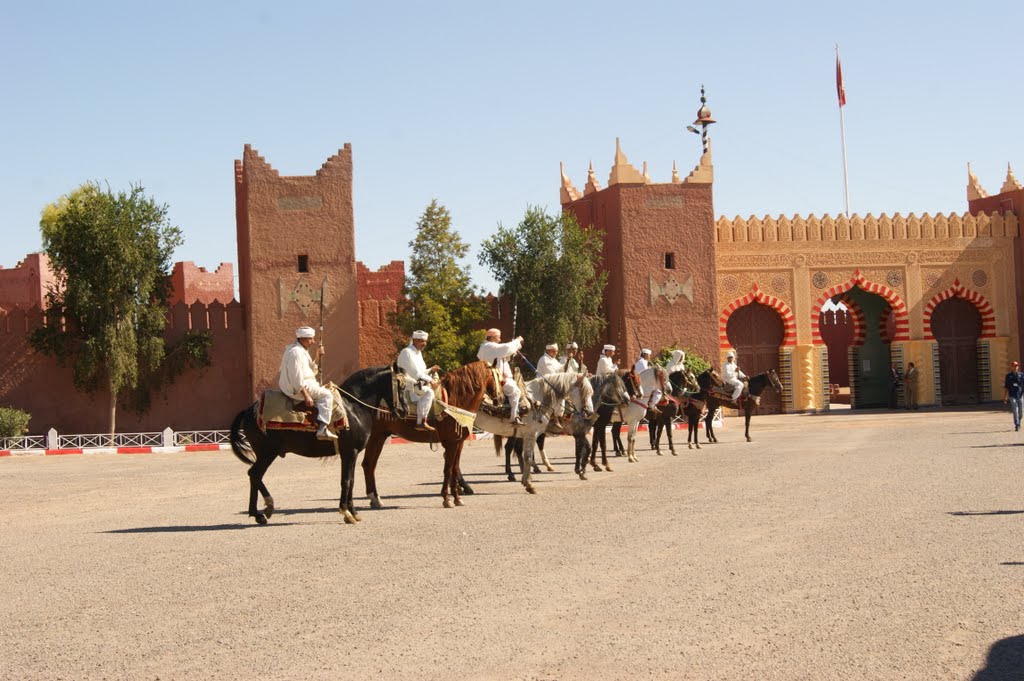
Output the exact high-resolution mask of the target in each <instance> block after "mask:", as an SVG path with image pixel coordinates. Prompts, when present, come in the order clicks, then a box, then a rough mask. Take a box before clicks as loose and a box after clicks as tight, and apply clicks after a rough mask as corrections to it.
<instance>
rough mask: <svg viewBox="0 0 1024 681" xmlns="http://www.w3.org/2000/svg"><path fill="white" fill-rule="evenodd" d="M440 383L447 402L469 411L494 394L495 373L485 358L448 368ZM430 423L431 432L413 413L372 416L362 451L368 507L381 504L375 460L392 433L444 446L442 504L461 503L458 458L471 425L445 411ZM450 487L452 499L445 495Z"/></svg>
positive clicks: (377, 459) (411, 439) (414, 440)
mask: <svg viewBox="0 0 1024 681" xmlns="http://www.w3.org/2000/svg"><path fill="white" fill-rule="evenodd" d="M441 384H442V385H443V386H444V388H445V390H446V391H447V393H448V404H449V405H451V406H453V407H458V408H460V409H464V410H466V411H470V412H475V411H476V410H477V409H479V408H480V403H481V402H483V399H484V394H485V393H489V394H490V395H491V396H492V397H493V396H494V395H496V394H497V388H496V386H495V384H494V373H493V372H492V371H491V368H490V365H489V364H488V363H487V362H473V363H471V364H467V365H466V366H464V367H460V368H458V369H456V370H455V371H452V372H449V373H448V374H446V375H445V376H444V378H442V379H441ZM433 425H434V427H435V428H436V429H437V430H436V431H434V432H430V431H423V430H419V429H417V428H416V420H415V417H410V418H403V419H398V418H394V417H391V416H389V415H387V414H378V416H377V418H376V419H374V422H373V429H372V431H371V432H370V438H369V440H368V441H367V443H366V453H365V454H364V455H363V475H364V476H365V478H366V495H367V496H368V497H370V507H371V508H381V502H380V495H379V494H378V493H377V476H376V472H377V462H378V461H379V460H380V455H381V452H382V451H383V449H384V443H385V442H387V441H388V438H390V437H391V436H392V435H397V436H399V437H402V438H405V439H406V440H409V441H410V442H424V443H440V444H441V446H442V447H443V448H444V481H443V482H442V483H441V498H442V499H443V500H444V507H445V508H451V507H452V501H454V504H455V505H456V506H462V505H463V504H462V499H461V498H460V497H459V494H460V493H461V491H462V490H461V489H460V484H459V481H460V480H461V479H462V472H461V470H460V469H459V461H460V459H461V458H462V447H463V445H465V442H466V438H468V437H469V434H470V432H471V429H470V428H467V427H466V426H462V425H459V423H458V422H457V421H456V420H455V419H454V418H452V417H451V416H447V415H444V416H442V417H441V418H440V419H438V420H437V422H436V423H433ZM449 490H450V491H451V495H452V500H449V498H448V493H449Z"/></svg>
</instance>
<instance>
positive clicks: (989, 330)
mask: <svg viewBox="0 0 1024 681" xmlns="http://www.w3.org/2000/svg"><path fill="white" fill-rule="evenodd" d="M949 298H963V299H964V300H967V301H969V302H971V303H973V304H974V306H975V307H976V308H978V312H980V313H981V337H982V338H995V336H996V311H995V310H994V309H992V305H991V304H989V302H988V301H987V300H986V299H985V296H983V295H981V294H980V293H978V292H977V291H972V290H971V289H969V288H966V287H965V286H963V285H962V284H961V283H960V280H959V279H954V280H953V285H952V286H950V287H949V288H947V289H946V290H945V291H942V292H941V293H937V294H936V295H935V296H934V297H933V298H932V299H931V300H929V301H928V304H927V305H925V306H924V339H925V340H935V336H934V334H932V312H934V311H935V308H936V307H938V305H939V303H941V302H942V301H944V300H948V299H949Z"/></svg>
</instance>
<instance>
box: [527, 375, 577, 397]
mask: <svg viewBox="0 0 1024 681" xmlns="http://www.w3.org/2000/svg"><path fill="white" fill-rule="evenodd" d="M578 377H579V374H577V373H576V372H575V371H560V372H557V373H554V374H548V375H547V376H538V377H537V378H535V379H534V380H535V381H537V382H538V385H540V386H542V387H543V389H544V399H545V401H551V400H554V399H558V397H559V396H561V397H562V398H565V397H567V396H568V395H569V391H570V390H571V389H572V384H573V383H575V382H576V379H577V378H578Z"/></svg>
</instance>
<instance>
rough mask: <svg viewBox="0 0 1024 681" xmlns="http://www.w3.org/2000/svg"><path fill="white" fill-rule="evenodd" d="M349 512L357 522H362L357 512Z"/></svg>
mask: <svg viewBox="0 0 1024 681" xmlns="http://www.w3.org/2000/svg"><path fill="white" fill-rule="evenodd" d="M349 513H351V514H352V517H353V518H355V519H356V522H357V523H361V522H363V519H362V518H361V517H359V514H358V513H356V512H355V511H349Z"/></svg>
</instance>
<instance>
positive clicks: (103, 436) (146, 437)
mask: <svg viewBox="0 0 1024 681" xmlns="http://www.w3.org/2000/svg"><path fill="white" fill-rule="evenodd" d="M229 437H230V431H227V430H181V431H177V432H175V431H173V430H171V429H170V428H165V429H164V430H162V431H160V432H157V433H114V434H113V435H111V434H110V433H84V434H83V433H74V434H61V433H58V432H57V431H56V430H55V429H53V428H51V429H50V431H49V432H48V433H47V434H46V435H19V436H17V437H0V450H8V451H26V450H34V449H114V448H125V447H186V446H188V445H226V444H228V443H229V440H228V438H229Z"/></svg>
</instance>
